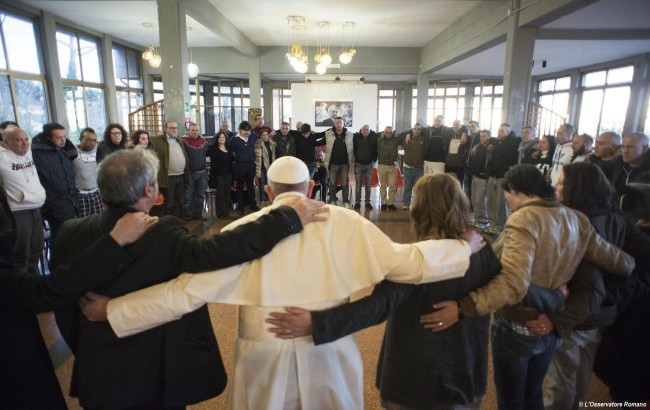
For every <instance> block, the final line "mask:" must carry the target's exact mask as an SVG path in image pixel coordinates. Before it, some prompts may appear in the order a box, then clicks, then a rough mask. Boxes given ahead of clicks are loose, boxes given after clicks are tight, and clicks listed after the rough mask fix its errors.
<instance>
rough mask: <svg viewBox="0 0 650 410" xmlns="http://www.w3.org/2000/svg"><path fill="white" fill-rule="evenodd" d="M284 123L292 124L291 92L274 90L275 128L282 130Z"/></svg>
mask: <svg viewBox="0 0 650 410" xmlns="http://www.w3.org/2000/svg"><path fill="white" fill-rule="evenodd" d="M283 122H288V123H289V124H291V90H289V89H285V88H274V89H273V128H274V129H276V130H277V129H280V125H282V123H283Z"/></svg>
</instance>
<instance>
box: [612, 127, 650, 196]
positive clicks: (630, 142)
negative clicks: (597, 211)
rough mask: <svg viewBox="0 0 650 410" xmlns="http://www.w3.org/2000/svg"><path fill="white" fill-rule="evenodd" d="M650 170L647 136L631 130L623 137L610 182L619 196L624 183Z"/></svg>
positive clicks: (622, 192) (623, 190) (623, 191)
mask: <svg viewBox="0 0 650 410" xmlns="http://www.w3.org/2000/svg"><path fill="white" fill-rule="evenodd" d="M648 171H650V154H648V136H647V135H646V134H644V133H642V132H632V133H630V134H627V135H626V136H625V137H623V144H622V145H621V156H620V157H619V158H618V159H617V160H616V162H615V165H614V172H613V175H612V184H613V185H614V188H616V192H617V193H618V195H619V196H622V195H623V194H624V193H625V185H627V184H629V183H630V182H635V181H636V179H637V178H638V177H639V176H640V175H641V174H643V173H645V172H648Z"/></svg>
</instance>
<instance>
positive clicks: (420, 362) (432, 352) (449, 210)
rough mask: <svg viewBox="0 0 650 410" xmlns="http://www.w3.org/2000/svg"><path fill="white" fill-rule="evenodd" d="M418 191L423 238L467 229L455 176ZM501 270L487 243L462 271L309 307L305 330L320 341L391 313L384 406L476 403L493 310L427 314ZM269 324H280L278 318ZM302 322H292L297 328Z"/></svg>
mask: <svg viewBox="0 0 650 410" xmlns="http://www.w3.org/2000/svg"><path fill="white" fill-rule="evenodd" d="M414 196H415V198H414V201H413V202H412V203H411V205H412V206H411V223H412V227H413V231H414V232H415V236H416V237H417V239H418V240H422V239H443V238H445V239H448V238H457V237H458V236H459V235H460V234H462V233H463V232H464V231H465V230H467V229H468V228H469V220H468V217H469V209H470V208H469V201H468V200H467V197H466V196H465V193H464V192H463V190H462V189H461V187H460V183H459V182H458V179H457V178H456V177H455V176H453V175H451V174H437V175H426V176H424V177H422V178H420V179H419V180H418V182H417V183H416V184H415V188H414ZM499 270H500V265H499V261H498V259H497V257H496V255H495V254H494V252H493V251H492V248H491V247H490V246H489V245H488V246H486V247H485V248H483V249H482V250H481V251H480V252H478V253H476V254H473V255H472V256H471V259H470V267H469V269H468V271H467V273H466V274H465V276H464V277H462V278H457V279H451V280H446V281H442V282H436V283H432V284H424V285H417V286H416V285H405V284H397V283H393V282H389V281H382V282H381V283H379V284H378V285H377V286H375V289H374V290H373V292H372V294H371V295H370V296H367V297H365V298H363V299H360V300H357V301H355V302H352V303H349V304H344V305H341V306H338V307H336V308H333V309H330V310H325V311H320V312H309V311H304V312H306V313H304V312H303V314H305V315H306V316H307V317H306V319H307V320H308V321H309V322H310V323H309V324H308V325H307V326H306V328H305V329H306V333H305V334H303V335H307V334H310V333H311V331H312V330H313V337H314V343H315V344H322V343H329V342H331V341H333V340H336V339H338V338H341V337H343V336H346V335H348V334H350V333H353V332H356V331H358V330H361V329H364V328H366V327H369V326H373V325H376V324H378V323H381V322H383V321H384V320H388V322H387V323H386V332H385V334H384V340H383V343H382V347H381V353H380V356H379V362H378V363H377V379H376V386H377V388H378V389H379V391H380V394H381V398H382V402H383V404H384V406H385V407H386V408H388V409H431V408H441V409H442V408H477V409H478V408H480V406H481V402H482V400H483V396H484V395H485V390H486V385H487V369H488V367H487V366H488V338H489V332H488V330H489V316H487V315H486V316H480V317H474V318H470V319H461V320H458V319H455V318H453V319H452V318H450V319H449V320H443V321H438V322H436V323H433V324H426V325H425V324H424V321H425V320H426V317H427V315H428V314H430V313H432V311H435V310H437V309H440V308H442V307H443V306H442V305H439V304H438V302H441V301H443V300H446V299H449V298H450V297H452V298H455V299H461V298H462V297H463V296H465V295H467V294H468V293H469V292H470V291H472V290H474V289H476V288H479V287H481V286H483V285H485V284H486V283H488V282H489V281H490V280H491V279H492V278H493V277H494V276H495V275H496V274H497V273H498V272H499ZM454 303H455V302H454ZM310 314H311V318H310ZM272 315H273V316H276V317H282V316H285V315H283V314H276V313H274V314H272ZM283 319H284V320H288V321H291V318H289V317H286V319H285V318H283ZM302 319H304V317H303V318H302ZM311 322H313V323H311ZM271 323H273V324H276V325H277V326H281V324H280V322H279V321H276V322H271ZM297 327H299V325H298V324H297V323H296V322H293V321H292V322H291V329H292V331H293V332H294V335H295V331H296V328H297ZM312 327H313V329H312ZM432 330H433V332H432Z"/></svg>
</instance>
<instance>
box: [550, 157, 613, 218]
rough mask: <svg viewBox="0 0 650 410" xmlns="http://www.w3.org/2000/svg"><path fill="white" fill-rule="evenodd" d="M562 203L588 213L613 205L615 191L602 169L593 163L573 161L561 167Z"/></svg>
mask: <svg viewBox="0 0 650 410" xmlns="http://www.w3.org/2000/svg"><path fill="white" fill-rule="evenodd" d="M562 172H563V173H564V187H563V188H562V203H563V204H564V205H566V206H568V207H569V208H573V209H575V210H578V211H581V212H583V213H585V214H589V213H592V212H595V211H599V210H602V209H608V208H611V207H613V206H614V203H615V201H614V195H615V191H614V188H613V187H612V184H611V183H610V182H609V181H608V180H607V177H606V176H605V174H603V171H601V169H600V168H598V167H597V166H596V165H594V164H590V163H587V162H574V163H572V164H567V165H565V166H564V167H562Z"/></svg>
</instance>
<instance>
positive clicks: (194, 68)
mask: <svg viewBox="0 0 650 410" xmlns="http://www.w3.org/2000/svg"><path fill="white" fill-rule="evenodd" d="M191 31H192V27H190V26H187V41H188V42H189V38H190V32H191ZM187 49H188V51H189V53H190V62H189V63H187V74H188V75H189V76H190V78H194V77H196V76H197V75H199V72H200V70H199V66H198V65H196V64H194V61H192V47H187Z"/></svg>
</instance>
